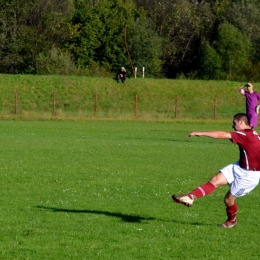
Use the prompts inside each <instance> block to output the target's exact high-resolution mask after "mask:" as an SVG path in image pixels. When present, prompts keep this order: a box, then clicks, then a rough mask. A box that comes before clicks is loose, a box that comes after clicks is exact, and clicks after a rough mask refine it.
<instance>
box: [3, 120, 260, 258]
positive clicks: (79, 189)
mask: <svg viewBox="0 0 260 260" xmlns="http://www.w3.org/2000/svg"><path fill="white" fill-rule="evenodd" d="M230 127H231V122H230V123H210V124H209V123H185V122H183V123H180V122H179V123H178V122H177V123H159V122H149V123H144V122H143V123H142V122H112V121H111V122H108V121H107V122H91V121H88V122H65V121H64V122H59V121H45V122H40V121H0V128H1V131H0V140H1V147H2V154H1V165H0V178H1V196H0V207H1V214H0V221H1V226H0V230H1V236H0V259H37V260H39V259H125V260H128V259H129V260H133V259H147V260H148V259H149V260H151V259H259V257H260V253H259V232H258V227H259V216H258V212H259V207H260V205H259V199H260V189H259V187H257V188H256V189H255V190H254V191H253V192H252V194H249V195H247V196H245V197H243V198H240V199H239V200H238V206H239V214H238V225H237V226H236V227H235V228H234V229H230V230H226V229H221V228H219V227H218V225H219V224H221V223H222V222H223V221H225V220H226V214H225V206H224V203H223V197H224V195H225V193H226V191H227V189H228V187H221V188H219V189H217V190H216V191H215V192H214V193H213V194H211V195H210V196H208V197H206V198H202V199H200V200H198V201H196V203H195V205H194V206H193V207H191V208H186V207H183V206H182V205H177V204H175V203H173V201H172V199H171V195H172V194H173V193H179V192H182V191H183V192H188V191H190V190H191V189H193V188H195V187H197V186H198V185H199V184H202V183H205V182H206V181H208V179H209V178H210V177H211V175H213V174H214V173H217V171H218V169H219V168H220V167H223V166H225V165H226V164H228V163H231V162H234V161H235V160H236V159H237V158H238V148H237V147H236V146H235V145H232V144H231V142H229V141H226V140H214V139H209V138H202V137H201V138H196V137H194V138H188V137H187V135H188V133H189V132H190V131H192V130H217V129H222V130H227V131H229V130H231V128H230Z"/></svg>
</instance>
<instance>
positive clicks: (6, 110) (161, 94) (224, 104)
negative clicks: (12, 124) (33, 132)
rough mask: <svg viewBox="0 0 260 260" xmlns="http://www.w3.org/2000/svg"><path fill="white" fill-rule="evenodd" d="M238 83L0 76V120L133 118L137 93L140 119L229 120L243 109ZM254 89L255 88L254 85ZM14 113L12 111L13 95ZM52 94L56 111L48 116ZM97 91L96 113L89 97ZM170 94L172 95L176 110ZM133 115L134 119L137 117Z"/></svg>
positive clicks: (256, 85)
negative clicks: (16, 100)
mask: <svg viewBox="0 0 260 260" xmlns="http://www.w3.org/2000/svg"><path fill="white" fill-rule="evenodd" d="M241 84H242V83H241V82H230V81H201V80H170V79H149V78H145V79H142V78H137V79H134V78H129V79H127V81H126V83H125V84H121V83H120V84H118V83H116V81H115V80H114V79H112V78H95V77H75V76H32V75H3V74H0V118H2V119H10V118H11V119H16V118H18V119H25V120H27V119H30V120H32V119H45V120H46V119H47V120H62V119H70V120H78V119H80V120H82V119H83V120H85V119H94V118H95V119H104V118H105V119H123V120H132V119H134V118H135V113H134V112H135V111H134V110H135V102H134V100H135V95H138V113H137V118H138V119H140V120H154V119H156V120H175V116H177V118H178V119H200V120H201V119H204V120H208V119H213V117H214V100H215V98H216V108H217V113H216V118H217V119H219V120H222V119H225V120H226V119H228V120H229V119H230V117H232V116H233V115H234V114H235V113H237V112H244V111H245V99H244V97H243V96H242V95H241V94H240V93H238V91H237V87H238V86H239V85H241ZM254 86H255V90H256V91H257V90H258V89H259V88H260V85H259V83H255V84H254ZM16 92H17V93H18V111H17V115H14V112H15V93H16ZM53 93H55V94H56V106H55V108H56V115H55V116H53ZM95 94H98V102H97V113H96V114H95V113H94V95H95ZM176 97H178V102H177V105H178V106H177V107H178V108H177V111H176V110H175V107H176ZM137 118H135V119H137Z"/></svg>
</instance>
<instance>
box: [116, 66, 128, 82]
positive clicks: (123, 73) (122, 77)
mask: <svg viewBox="0 0 260 260" xmlns="http://www.w3.org/2000/svg"><path fill="white" fill-rule="evenodd" d="M120 80H121V82H122V83H124V82H125V80H126V69H125V68H124V67H122V68H121V69H120V71H119V72H118V74H117V82H119V81H120Z"/></svg>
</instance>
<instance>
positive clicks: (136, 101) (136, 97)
mask: <svg viewBox="0 0 260 260" xmlns="http://www.w3.org/2000/svg"><path fill="white" fill-rule="evenodd" d="M137 112H138V95H135V118H137Z"/></svg>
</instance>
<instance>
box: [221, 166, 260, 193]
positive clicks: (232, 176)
mask: <svg viewBox="0 0 260 260" xmlns="http://www.w3.org/2000/svg"><path fill="white" fill-rule="evenodd" d="M220 171H221V172H222V173H223V174H224V176H225V177H226V179H227V181H228V183H229V185H230V193H231V194H232V195H233V196H235V197H237V198H238V197H242V196H244V195H246V194H248V193H249V192H250V191H252V190H253V189H254V188H255V187H256V186H257V185H258V183H259V178H260V171H247V170H245V169H243V168H241V167H240V166H239V164H238V162H236V163H234V164H230V165H228V166H226V167H224V168H223V169H221V170H220Z"/></svg>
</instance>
